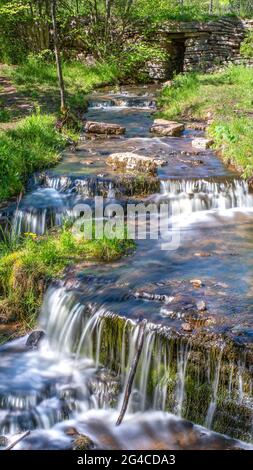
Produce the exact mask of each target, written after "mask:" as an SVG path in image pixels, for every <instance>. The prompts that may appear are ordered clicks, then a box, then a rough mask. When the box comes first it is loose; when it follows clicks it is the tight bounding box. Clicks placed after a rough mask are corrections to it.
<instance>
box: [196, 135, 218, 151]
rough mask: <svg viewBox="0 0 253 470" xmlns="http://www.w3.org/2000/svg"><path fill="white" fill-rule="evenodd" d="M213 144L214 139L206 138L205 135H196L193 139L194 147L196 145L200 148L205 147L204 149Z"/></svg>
mask: <svg viewBox="0 0 253 470" xmlns="http://www.w3.org/2000/svg"><path fill="white" fill-rule="evenodd" d="M212 144H213V140H212V139H206V138H205V137H196V138H195V139H193V141H192V146H193V147H196V148H198V149H203V150H206V149H209V148H210V147H211V145H212Z"/></svg>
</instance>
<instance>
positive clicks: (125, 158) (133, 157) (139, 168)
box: [106, 152, 167, 174]
mask: <svg viewBox="0 0 253 470" xmlns="http://www.w3.org/2000/svg"><path fill="white" fill-rule="evenodd" d="M106 163H107V165H110V166H112V167H113V168H114V169H115V170H117V169H120V170H128V171H136V172H146V173H150V174H154V173H155V172H156V170H157V167H160V166H163V165H166V164H167V162H166V160H162V159H159V158H155V157H146V156H143V155H138V154H136V153H132V152H123V153H112V154H111V155H110V156H109V157H108V158H107V159H106Z"/></svg>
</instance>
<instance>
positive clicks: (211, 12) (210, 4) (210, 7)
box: [209, 0, 213, 15]
mask: <svg viewBox="0 0 253 470" xmlns="http://www.w3.org/2000/svg"><path fill="white" fill-rule="evenodd" d="M209 14H210V15H212V14H213V0H210V3H209Z"/></svg>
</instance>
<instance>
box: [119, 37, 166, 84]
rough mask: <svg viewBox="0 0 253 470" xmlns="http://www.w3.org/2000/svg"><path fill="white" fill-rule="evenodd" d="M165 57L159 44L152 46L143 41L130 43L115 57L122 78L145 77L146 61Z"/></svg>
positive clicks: (142, 78)
mask: <svg viewBox="0 0 253 470" xmlns="http://www.w3.org/2000/svg"><path fill="white" fill-rule="evenodd" d="M165 59H166V53H165V51H164V50H162V49H161V48H160V47H159V46H153V45H150V44H148V43H147V42H145V41H141V42H137V43H136V44H131V45H129V47H127V48H126V49H125V50H124V51H123V52H122V53H121V55H120V58H118V59H116V61H118V63H119V67H120V70H121V75H122V78H124V77H125V76H126V77H130V78H131V77H132V78H134V79H135V80H139V81H145V80H146V79H147V77H146V75H145V72H143V70H142V69H143V68H144V66H145V64H146V63H147V62H155V61H162V60H165Z"/></svg>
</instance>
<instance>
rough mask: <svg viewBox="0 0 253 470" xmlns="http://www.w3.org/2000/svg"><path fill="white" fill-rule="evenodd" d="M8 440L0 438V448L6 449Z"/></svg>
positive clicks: (3, 437)
mask: <svg viewBox="0 0 253 470" xmlns="http://www.w3.org/2000/svg"><path fill="white" fill-rule="evenodd" d="M8 442H9V441H8V439H7V437H5V436H0V447H6V446H7V445H8Z"/></svg>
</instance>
